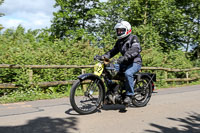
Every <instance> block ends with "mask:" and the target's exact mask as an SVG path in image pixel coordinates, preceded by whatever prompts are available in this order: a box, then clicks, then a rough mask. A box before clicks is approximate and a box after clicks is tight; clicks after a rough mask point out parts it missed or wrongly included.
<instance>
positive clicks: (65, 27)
mask: <svg viewBox="0 0 200 133" xmlns="http://www.w3.org/2000/svg"><path fill="white" fill-rule="evenodd" d="M99 3H100V2H99V0H79V1H77V0H56V4H55V6H54V7H57V8H59V10H58V12H54V13H53V15H54V18H53V20H52V25H51V32H52V36H53V37H54V38H59V39H63V38H66V37H70V38H74V37H77V38H79V37H80V38H82V36H83V35H84V34H85V32H90V31H92V29H94V28H95V27H96V18H97V17H98V14H100V13H101V10H100V8H99Z"/></svg>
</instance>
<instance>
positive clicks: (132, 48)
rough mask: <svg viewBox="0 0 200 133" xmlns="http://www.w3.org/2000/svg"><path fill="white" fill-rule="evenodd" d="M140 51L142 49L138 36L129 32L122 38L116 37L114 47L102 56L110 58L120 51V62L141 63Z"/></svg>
mask: <svg viewBox="0 0 200 133" xmlns="http://www.w3.org/2000/svg"><path fill="white" fill-rule="evenodd" d="M141 51H142V49H141V46H140V42H139V40H138V37H137V36H136V35H132V34H130V35H129V36H127V37H125V38H123V39H118V40H117V42H116V44H115V46H114V48H113V49H111V50H110V51H108V52H107V53H105V54H104V55H103V56H105V57H106V58H109V59H110V58H112V57H113V56H115V55H116V54H118V53H119V52H120V53H121V54H122V56H123V57H122V58H123V61H122V64H126V65H129V64H131V63H133V62H134V63H138V64H140V65H142V57H141V55H140V52H141Z"/></svg>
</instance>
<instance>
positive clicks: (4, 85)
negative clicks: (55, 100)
mask: <svg viewBox="0 0 200 133" xmlns="http://www.w3.org/2000/svg"><path fill="white" fill-rule="evenodd" d="M93 67H94V65H82V66H78V65H9V64H0V69H5V68H9V69H22V68H29V69H30V70H29V71H28V75H29V81H30V83H31V84H30V86H31V85H34V86H39V87H50V86H58V85H68V84H73V82H74V80H68V81H53V82H40V83H36V84H32V79H33V75H34V73H33V71H32V69H69V68H80V69H82V73H85V68H93ZM141 70H142V71H143V70H156V71H157V70H161V71H164V72H165V74H164V79H158V81H161V80H164V81H166V82H176V81H184V82H187V83H188V82H189V81H193V80H197V79H200V76H199V75H197V76H196V77H191V78H189V72H190V71H196V70H200V67H195V68H190V69H173V68H163V67H142V69H141ZM168 72H185V73H186V77H185V78H174V79H170V78H168ZM20 86H21V85H15V84H12V83H2V84H0V89H4V88H18V87H20Z"/></svg>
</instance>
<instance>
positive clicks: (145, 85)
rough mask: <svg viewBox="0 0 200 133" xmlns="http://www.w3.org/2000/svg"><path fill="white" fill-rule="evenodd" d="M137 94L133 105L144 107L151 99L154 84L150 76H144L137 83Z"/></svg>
mask: <svg viewBox="0 0 200 133" xmlns="http://www.w3.org/2000/svg"><path fill="white" fill-rule="evenodd" d="M134 88H135V96H134V98H133V100H132V102H133V105H135V106H136V107H144V106H146V105H147V103H148V102H149V100H150V99H151V94H152V85H151V83H150V80H149V78H147V77H142V78H141V79H140V81H136V84H135V87H134Z"/></svg>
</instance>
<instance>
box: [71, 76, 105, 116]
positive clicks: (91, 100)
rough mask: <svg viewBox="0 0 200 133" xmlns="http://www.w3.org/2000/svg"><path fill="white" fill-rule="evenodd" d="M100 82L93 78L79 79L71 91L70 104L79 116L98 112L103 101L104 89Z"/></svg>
mask: <svg viewBox="0 0 200 133" xmlns="http://www.w3.org/2000/svg"><path fill="white" fill-rule="evenodd" d="M99 82H100V80H99V79H96V78H92V77H88V78H87V79H84V80H80V79H78V80H77V81H76V82H75V83H74V84H73V86H72V88H71V91H70V103H71V106H72V108H73V109H74V110H75V111H76V112H77V113H79V114H81V115H85V114H91V113H94V112H96V111H97V109H98V108H99V106H100V105H101V102H102V101H103V88H102V86H101V84H100V83H99Z"/></svg>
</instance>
